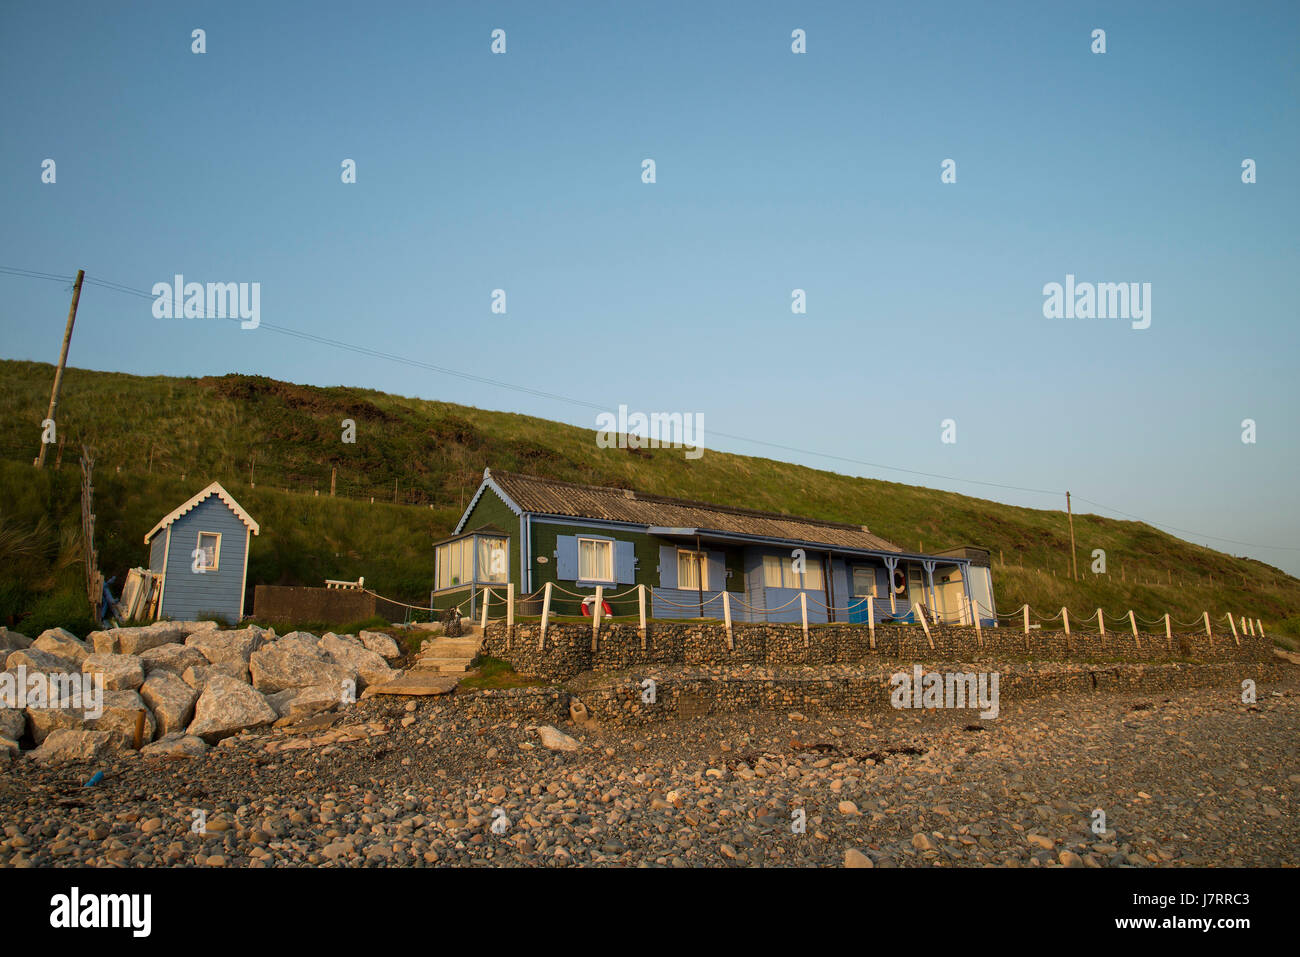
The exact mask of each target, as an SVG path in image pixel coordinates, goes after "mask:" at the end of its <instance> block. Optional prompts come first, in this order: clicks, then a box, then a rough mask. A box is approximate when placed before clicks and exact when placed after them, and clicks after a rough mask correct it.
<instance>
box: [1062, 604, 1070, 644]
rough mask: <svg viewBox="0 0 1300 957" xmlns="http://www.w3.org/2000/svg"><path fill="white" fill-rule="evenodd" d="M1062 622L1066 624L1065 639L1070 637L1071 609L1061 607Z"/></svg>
mask: <svg viewBox="0 0 1300 957" xmlns="http://www.w3.org/2000/svg"><path fill="white" fill-rule="evenodd" d="M1061 621H1063V622H1065V637H1066V638H1069V637H1070V609H1068V608H1066V607H1064V606H1062V607H1061Z"/></svg>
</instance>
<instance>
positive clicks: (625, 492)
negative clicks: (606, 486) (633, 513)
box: [623, 488, 636, 499]
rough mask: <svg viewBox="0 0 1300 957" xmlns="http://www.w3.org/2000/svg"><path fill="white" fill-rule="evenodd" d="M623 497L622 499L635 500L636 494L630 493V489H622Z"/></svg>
mask: <svg viewBox="0 0 1300 957" xmlns="http://www.w3.org/2000/svg"><path fill="white" fill-rule="evenodd" d="M623 497H624V498H630V499H635V498H636V492H634V491H632V490H631V489H630V488H625V489H623Z"/></svg>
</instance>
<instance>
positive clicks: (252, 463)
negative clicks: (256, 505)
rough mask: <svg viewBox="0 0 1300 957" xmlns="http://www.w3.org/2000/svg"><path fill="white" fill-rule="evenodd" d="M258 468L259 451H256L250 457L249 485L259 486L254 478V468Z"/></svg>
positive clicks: (252, 486) (251, 486)
mask: <svg viewBox="0 0 1300 957" xmlns="http://www.w3.org/2000/svg"><path fill="white" fill-rule="evenodd" d="M255 468H257V453H256V452H254V453H253V454H252V455H250V456H249V457H248V487H249V488H257V482H256V481H254V478H253V470H254V469H255Z"/></svg>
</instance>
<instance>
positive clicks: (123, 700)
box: [86, 691, 158, 748]
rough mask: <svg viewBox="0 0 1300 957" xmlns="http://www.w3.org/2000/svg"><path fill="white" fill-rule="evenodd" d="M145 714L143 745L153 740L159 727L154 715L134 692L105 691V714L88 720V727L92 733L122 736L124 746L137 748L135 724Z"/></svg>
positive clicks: (142, 734)
mask: <svg viewBox="0 0 1300 957" xmlns="http://www.w3.org/2000/svg"><path fill="white" fill-rule="evenodd" d="M141 712H144V729H143V731H142V733H141V736H140V741H141V743H142V744H147V743H149V742H150V741H152V740H153V737H154V732H155V731H156V730H157V728H158V725H157V722H156V721H155V720H154V716H153V714H151V713H150V711H149V709H148V708H146V707H145V705H144V699H143V698H141V697H140V695H139V694H137V693H136V692H134V691H105V692H104V713H103V714H102V715H100V716H99V717H98V718H87V719H86V727H87V728H89V729H90V730H92V731H113V732H116V733H118V734H120V735H122V742H123V744H124V746H126V747H128V748H130V747H134V746H135V722H136V718H137V716H138V715H139V714H140V713H141Z"/></svg>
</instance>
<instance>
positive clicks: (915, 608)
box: [912, 602, 934, 648]
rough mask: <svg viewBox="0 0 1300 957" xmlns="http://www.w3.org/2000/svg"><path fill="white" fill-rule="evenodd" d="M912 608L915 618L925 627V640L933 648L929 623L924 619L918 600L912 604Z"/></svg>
mask: <svg viewBox="0 0 1300 957" xmlns="http://www.w3.org/2000/svg"><path fill="white" fill-rule="evenodd" d="M912 610H913V611H915V612H916V618H917V620H918V621H919V622H920V623H921V627H922V628H924V629H925V640H926V641H927V642H928V643H929V645H930V647H931V648H933V647H934V639H933V638H932V637H930V623H929V622H928V621H926V620H925V612H923V611H921V605H920V603H919V602H918V603H917V604H915V605H913V606H912Z"/></svg>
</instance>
